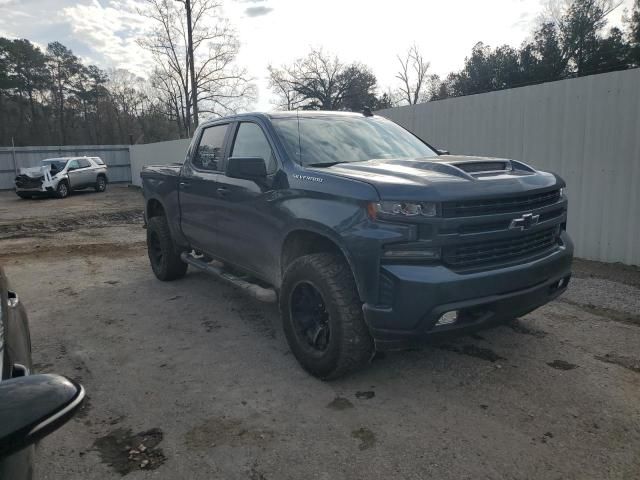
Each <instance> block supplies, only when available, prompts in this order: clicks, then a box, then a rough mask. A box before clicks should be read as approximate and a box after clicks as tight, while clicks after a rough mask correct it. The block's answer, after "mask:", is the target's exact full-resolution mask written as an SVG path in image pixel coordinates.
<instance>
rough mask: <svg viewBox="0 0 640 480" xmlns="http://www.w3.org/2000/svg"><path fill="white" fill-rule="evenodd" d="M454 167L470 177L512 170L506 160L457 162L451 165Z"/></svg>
mask: <svg viewBox="0 0 640 480" xmlns="http://www.w3.org/2000/svg"><path fill="white" fill-rule="evenodd" d="M450 165H453V166H454V167H457V168H459V169H460V170H462V171H463V172H466V173H470V174H472V175H477V174H485V173H497V172H499V173H503V172H509V171H511V170H512V167H511V162H510V161H508V160H491V161H479V162H458V163H451V164H450Z"/></svg>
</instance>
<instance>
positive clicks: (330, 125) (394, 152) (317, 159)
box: [273, 115, 437, 166]
mask: <svg viewBox="0 0 640 480" xmlns="http://www.w3.org/2000/svg"><path fill="white" fill-rule="evenodd" d="M298 122H299V124H300V132H299V134H298ZM273 125H274V127H275V129H276V131H277V132H278V135H279V136H280V139H281V140H282V142H283V143H284V145H285V148H286V149H287V153H288V154H289V155H290V156H291V157H292V158H293V159H294V160H295V161H296V162H298V163H300V164H302V165H304V166H322V165H333V164H335V163H345V162H362V161H364V160H372V159H379V158H421V157H433V156H436V155H437V154H436V153H435V152H434V151H433V150H431V149H430V148H429V147H428V146H427V145H425V144H424V143H422V142H421V141H420V140H419V139H418V138H417V137H415V136H414V135H412V134H411V133H409V132H408V131H406V130H405V129H404V128H402V127H400V126H398V125H396V124H395V123H393V122H391V121H389V120H386V119H384V118H381V117H364V116H363V117H347V116H337V115H336V116H329V117H324V116H323V117H300V118H296V117H288V118H275V119H273Z"/></svg>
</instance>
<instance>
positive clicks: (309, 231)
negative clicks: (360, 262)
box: [280, 225, 364, 300]
mask: <svg viewBox="0 0 640 480" xmlns="http://www.w3.org/2000/svg"><path fill="white" fill-rule="evenodd" d="M323 252H329V253H335V254H337V255H339V256H340V257H342V258H343V259H344V260H345V261H346V263H347V265H349V269H350V270H351V274H352V275H353V279H354V281H355V284H356V289H357V290H358V297H360V300H363V298H364V296H363V291H362V288H363V287H362V285H361V284H360V281H359V278H358V275H357V274H356V269H355V263H354V261H353V258H352V257H351V255H350V253H349V251H348V250H347V249H346V248H345V246H344V245H343V244H342V242H341V241H340V238H339V236H338V234H337V233H335V232H332V231H330V230H327V229H325V228H318V227H317V226H315V225H304V226H298V227H296V228H294V229H292V230H290V231H289V232H287V234H286V235H285V237H284V239H283V242H282V249H281V252H280V278H281V279H282V278H283V277H284V272H285V271H286V269H287V267H288V266H289V265H290V264H291V262H293V261H294V260H295V259H296V258H299V257H301V256H303V255H310V254H312V253H323Z"/></svg>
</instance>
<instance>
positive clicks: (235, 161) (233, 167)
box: [225, 157, 267, 180]
mask: <svg viewBox="0 0 640 480" xmlns="http://www.w3.org/2000/svg"><path fill="white" fill-rule="evenodd" d="M225 173H226V174H227V177H231V178H244V179H246V180H258V179H260V178H265V177H266V176H267V164H266V163H265V161H264V158H261V157H231V158H229V159H228V160H227V168H226V172H225Z"/></svg>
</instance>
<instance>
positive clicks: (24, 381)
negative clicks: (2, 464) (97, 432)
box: [0, 374, 85, 458]
mask: <svg viewBox="0 0 640 480" xmlns="http://www.w3.org/2000/svg"><path fill="white" fill-rule="evenodd" d="M84 397H85V393H84V388H82V385H78V384H77V383H74V382H72V381H71V380H69V379H67V378H65V377H62V376H60V375H52V374H46V375H29V376H26V377H18V378H13V379H11V380H5V381H3V382H0V458H3V457H5V456H8V455H11V454H12V453H15V452H17V451H19V450H22V449H23V448H25V447H28V446H29V445H31V444H33V443H35V442H37V441H38V440H40V439H41V438H43V437H45V436H47V435H48V434H50V433H51V432H53V431H54V430H57V429H58V428H59V427H61V426H62V425H64V424H65V423H66V422H67V421H68V420H69V419H70V418H71V417H73V415H74V414H75V413H76V412H77V411H78V408H80V406H81V405H82V402H83V400H84Z"/></svg>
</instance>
